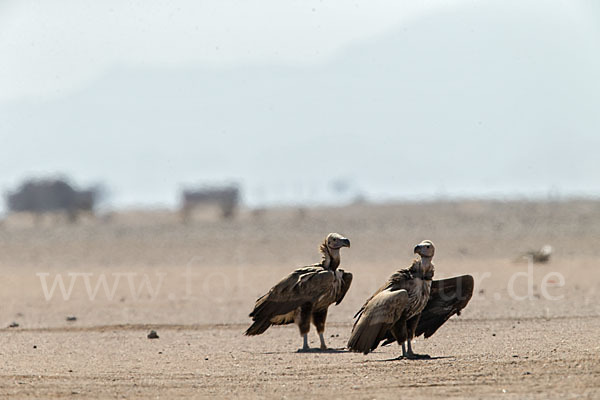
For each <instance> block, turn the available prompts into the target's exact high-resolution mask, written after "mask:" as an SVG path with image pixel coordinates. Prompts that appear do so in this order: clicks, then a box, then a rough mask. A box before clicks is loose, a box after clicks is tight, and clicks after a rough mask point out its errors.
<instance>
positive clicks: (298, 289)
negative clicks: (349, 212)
mask: <svg viewBox="0 0 600 400" xmlns="http://www.w3.org/2000/svg"><path fill="white" fill-rule="evenodd" d="M342 247H350V241H349V240H348V239H346V238H345V237H343V236H342V235H340V234H338V233H330V234H329V235H328V236H327V237H326V238H325V240H324V241H323V243H322V244H321V246H320V248H319V251H320V252H321V254H322V256H323V259H322V260H321V262H320V263H318V264H313V265H310V266H307V267H303V268H299V269H297V270H295V271H294V272H292V273H291V274H289V275H288V276H286V277H285V278H283V279H282V280H281V281H280V282H279V283H277V284H276V285H275V286H273V287H272V288H271V290H269V292H268V293H267V294H265V295H264V296H262V297H260V298H259V299H258V300H256V304H255V306H254V310H252V312H251V313H250V317H252V320H253V321H254V322H253V324H252V325H251V326H250V327H249V328H248V329H247V330H246V333H245V334H246V335H248V336H253V335H260V334H261V333H263V332H264V331H266V330H267V329H268V328H269V327H270V326H271V325H283V324H290V323H292V322H294V323H296V324H298V327H299V329H300V334H301V335H302V336H303V340H304V344H303V347H302V350H309V347H308V336H307V335H308V331H309V330H310V323H311V322H312V323H313V324H314V325H315V326H316V328H317V332H318V334H319V338H320V341H321V349H326V348H327V346H326V345H325V339H324V337H323V332H324V330H325V320H326V318H327V309H328V308H329V306H330V305H331V304H332V303H336V305H337V304H339V303H340V302H341V301H342V299H343V298H344V296H345V295H346V292H347V291H348V289H349V288H350V284H351V283H352V274H351V273H349V272H345V271H344V270H342V269H340V268H338V267H339V265H340V249H341V248H342Z"/></svg>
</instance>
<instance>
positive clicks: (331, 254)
mask: <svg viewBox="0 0 600 400" xmlns="http://www.w3.org/2000/svg"><path fill="white" fill-rule="evenodd" d="M320 250H321V254H323V261H321V264H322V265H323V268H325V269H330V270H332V271H335V270H336V269H337V267H339V265H340V249H330V248H329V247H327V245H326V244H325V243H323V244H322V245H321V249H320Z"/></svg>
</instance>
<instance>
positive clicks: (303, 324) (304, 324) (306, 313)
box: [296, 303, 312, 352]
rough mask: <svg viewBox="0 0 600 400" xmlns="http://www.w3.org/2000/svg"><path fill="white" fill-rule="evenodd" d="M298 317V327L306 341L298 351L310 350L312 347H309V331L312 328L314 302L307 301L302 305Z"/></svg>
mask: <svg viewBox="0 0 600 400" xmlns="http://www.w3.org/2000/svg"><path fill="white" fill-rule="evenodd" d="M298 314H299V315H298V318H297V319H296V323H297V324H298V328H299V329H300V335H302V337H303V338H304V342H303V345H302V348H301V349H298V351H301V352H302V351H310V347H308V331H309V330H310V317H311V314H312V304H311V303H306V304H305V305H303V306H302V307H300V312H299V313H298Z"/></svg>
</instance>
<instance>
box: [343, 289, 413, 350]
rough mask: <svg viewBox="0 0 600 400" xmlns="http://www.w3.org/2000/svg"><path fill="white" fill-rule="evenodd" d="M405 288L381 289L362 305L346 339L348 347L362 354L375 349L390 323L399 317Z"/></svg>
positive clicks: (406, 298) (403, 305) (402, 309)
mask: <svg viewBox="0 0 600 400" xmlns="http://www.w3.org/2000/svg"><path fill="white" fill-rule="evenodd" d="M407 303H408V292H407V291H406V290H394V291H392V290H390V289H386V290H382V291H380V292H379V293H377V294H376V295H375V296H373V297H372V298H371V299H370V300H369V301H368V302H367V304H365V305H364V306H363V309H362V312H361V314H360V317H359V318H358V320H356V323H355V324H354V328H353V329H352V334H351V335H350V339H349V340H348V349H349V350H351V351H356V352H362V353H364V354H367V353H369V352H370V351H373V350H375V348H376V347H377V346H378V345H379V342H380V341H381V340H383V339H385V337H386V335H387V333H388V331H389V329H390V328H391V327H392V325H393V324H394V323H395V322H396V321H397V320H398V319H400V316H401V315H402V312H403V311H404V308H405V307H406V304H407Z"/></svg>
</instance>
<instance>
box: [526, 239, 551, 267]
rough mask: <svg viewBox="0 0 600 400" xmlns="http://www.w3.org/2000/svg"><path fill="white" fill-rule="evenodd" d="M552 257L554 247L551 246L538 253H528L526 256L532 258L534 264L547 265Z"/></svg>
mask: <svg viewBox="0 0 600 400" xmlns="http://www.w3.org/2000/svg"><path fill="white" fill-rule="evenodd" d="M551 255H552V246H550V245H549V244H547V245H545V246H543V247H542V248H541V249H539V250H537V251H528V252H527V253H526V254H525V256H526V257H531V259H532V260H533V262H534V263H539V264H545V263H547V262H548V261H550V256H551Z"/></svg>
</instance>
